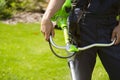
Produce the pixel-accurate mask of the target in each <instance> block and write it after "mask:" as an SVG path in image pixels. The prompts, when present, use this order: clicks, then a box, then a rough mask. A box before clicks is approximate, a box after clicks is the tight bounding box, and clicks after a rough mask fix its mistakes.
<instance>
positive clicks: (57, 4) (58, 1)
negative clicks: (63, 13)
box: [43, 0, 65, 19]
mask: <svg viewBox="0 0 120 80" xmlns="http://www.w3.org/2000/svg"><path fill="white" fill-rule="evenodd" d="M64 2H65V0H50V2H49V4H48V7H47V9H46V12H45V14H44V16H43V18H44V19H50V18H51V17H52V16H53V15H54V14H55V13H56V12H57V11H58V10H59V9H60V8H61V7H62V5H63V3H64Z"/></svg>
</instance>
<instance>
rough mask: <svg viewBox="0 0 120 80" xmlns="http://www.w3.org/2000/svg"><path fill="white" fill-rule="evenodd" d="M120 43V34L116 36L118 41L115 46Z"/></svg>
mask: <svg viewBox="0 0 120 80" xmlns="http://www.w3.org/2000/svg"><path fill="white" fill-rule="evenodd" d="M119 43H120V34H119V33H118V34H116V41H115V45H117V44H119Z"/></svg>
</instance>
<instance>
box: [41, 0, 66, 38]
mask: <svg viewBox="0 0 120 80" xmlns="http://www.w3.org/2000/svg"><path fill="white" fill-rule="evenodd" d="M64 2H65V0H50V2H49V4H48V7H47V9H46V12H45V14H44V15H43V18H42V20H41V32H42V33H43V34H44V36H45V39H46V40H49V37H50V34H52V36H54V29H53V24H52V22H51V20H50V19H51V17H52V16H53V15H54V14H55V13H56V12H57V11H58V10H59V9H60V8H61V7H62V5H63V3H64Z"/></svg>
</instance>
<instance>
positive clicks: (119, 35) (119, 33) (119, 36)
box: [112, 22, 120, 45]
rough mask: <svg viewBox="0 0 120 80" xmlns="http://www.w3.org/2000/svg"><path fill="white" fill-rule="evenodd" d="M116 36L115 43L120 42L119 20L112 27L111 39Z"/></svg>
mask: <svg viewBox="0 0 120 80" xmlns="http://www.w3.org/2000/svg"><path fill="white" fill-rule="evenodd" d="M114 38H116V41H115V45H117V44H119V43H120V22H119V25H118V26H117V27H115V28H114V30H113V32H112V40H113V39H114Z"/></svg>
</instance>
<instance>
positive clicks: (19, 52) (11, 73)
mask: <svg viewBox="0 0 120 80" xmlns="http://www.w3.org/2000/svg"><path fill="white" fill-rule="evenodd" d="M39 26H40V25H39V24H22V23H19V24H17V25H7V24H3V23H0V80H70V73H69V68H68V65H67V60H63V59H59V58H57V57H55V56H54V55H53V54H52V53H51V51H50V49H49V46H48V43H47V42H46V41H45V40H44V38H43V35H42V34H41V33H40V31H39V30H40V28H39ZM62 34H63V33H62V31H60V30H56V37H55V41H56V42H58V44H62V43H63V42H64V40H63V39H62V36H63V35H62ZM59 35H61V36H59ZM92 80H109V79H108V76H107V74H106V72H105V70H104V69H103V67H102V65H101V62H100V61H99V59H97V65H96V66H95V70H94V72H93V79H92Z"/></svg>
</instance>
